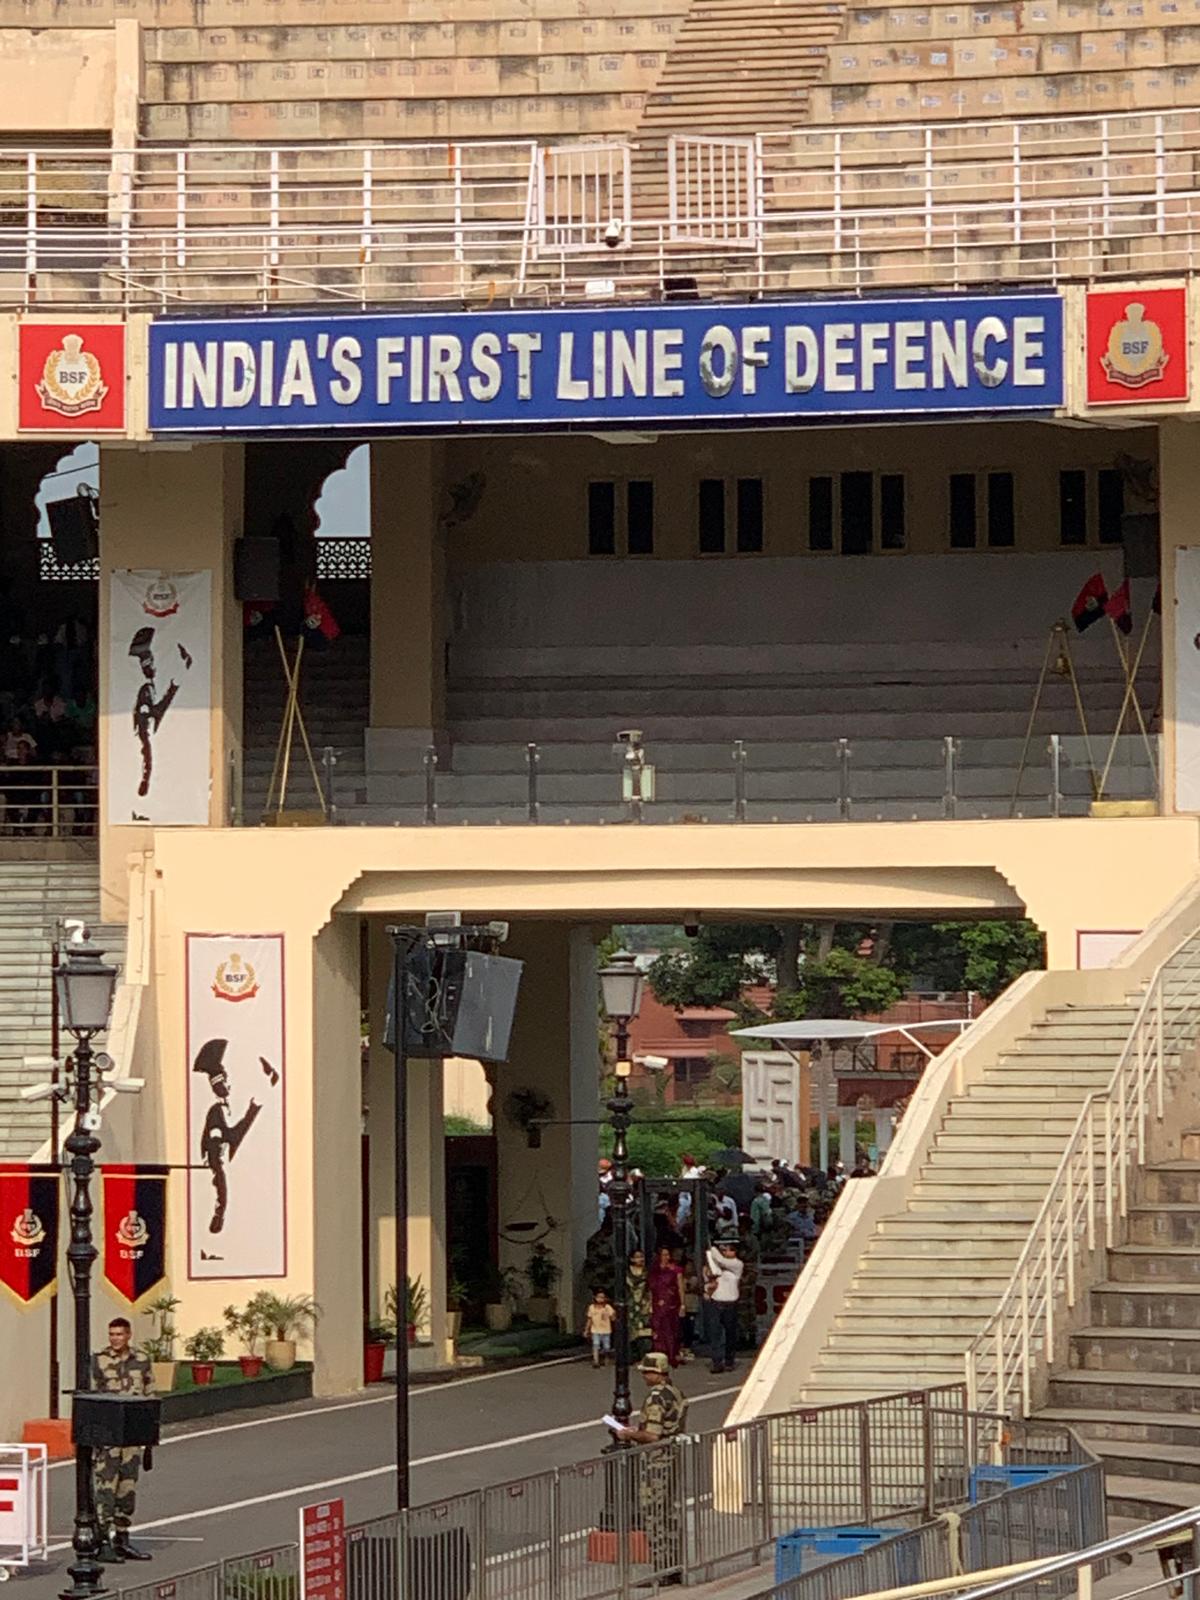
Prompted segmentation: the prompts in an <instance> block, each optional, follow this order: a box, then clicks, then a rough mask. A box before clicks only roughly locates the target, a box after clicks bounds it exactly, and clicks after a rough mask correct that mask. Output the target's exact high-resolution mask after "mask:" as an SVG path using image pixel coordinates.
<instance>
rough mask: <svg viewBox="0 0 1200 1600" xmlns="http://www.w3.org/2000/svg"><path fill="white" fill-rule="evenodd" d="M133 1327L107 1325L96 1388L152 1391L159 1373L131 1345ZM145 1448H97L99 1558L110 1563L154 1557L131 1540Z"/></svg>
mask: <svg viewBox="0 0 1200 1600" xmlns="http://www.w3.org/2000/svg"><path fill="white" fill-rule="evenodd" d="M132 1338H133V1330H132V1329H131V1328H130V1326H129V1323H128V1322H127V1321H126V1320H125V1318H124V1317H114V1318H113V1320H112V1321H111V1322H110V1323H109V1325H108V1349H107V1350H98V1351H97V1352H96V1354H95V1355H94V1356H93V1357H92V1387H93V1388H94V1389H102V1390H104V1391H105V1392H106V1393H108V1394H150V1393H151V1392H152V1390H153V1388H154V1375H153V1373H152V1372H151V1370H150V1362H149V1360H148V1359H147V1357H145V1356H144V1355H143V1354H142V1353H141V1351H140V1350H135V1349H134V1348H133V1344H132ZM141 1459H142V1451H141V1448H140V1447H138V1448H136V1449H132V1448H126V1449H118V1448H116V1447H110V1448H108V1449H101V1450H96V1451H94V1452H93V1454H92V1475H93V1479H94V1482H95V1493H96V1521H97V1523H98V1524H99V1528H100V1539H101V1546H100V1560H101V1561H103V1562H105V1563H111V1562H121V1561H149V1560H150V1552H149V1551H148V1550H140V1549H139V1548H138V1546H137V1545H135V1544H131V1543H130V1539H129V1525H130V1523H131V1522H132V1521H133V1512H134V1505H135V1501H136V1497H137V1480H138V1467H139V1466H140V1464H141Z"/></svg>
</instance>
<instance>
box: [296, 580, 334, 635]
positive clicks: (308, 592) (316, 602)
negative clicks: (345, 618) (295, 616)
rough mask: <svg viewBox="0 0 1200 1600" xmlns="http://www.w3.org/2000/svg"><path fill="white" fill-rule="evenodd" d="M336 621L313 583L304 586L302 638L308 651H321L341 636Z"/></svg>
mask: <svg viewBox="0 0 1200 1600" xmlns="http://www.w3.org/2000/svg"><path fill="white" fill-rule="evenodd" d="M341 631H342V630H341V628H340V627H339V626H338V620H337V618H336V617H335V616H334V614H333V612H332V611H331V610H330V609H329V606H328V605H327V604H326V602H325V599H324V597H323V596H322V595H321V594H320V592H319V591H318V589H317V586H316V584H315V583H307V584H305V586H304V637H305V639H306V640H307V641H308V646H309V649H310V650H311V649H318V650H323V649H324V648H325V646H326V645H330V644H332V643H333V641H334V640H335V639H336V638H338V636H339V635H340V634H341Z"/></svg>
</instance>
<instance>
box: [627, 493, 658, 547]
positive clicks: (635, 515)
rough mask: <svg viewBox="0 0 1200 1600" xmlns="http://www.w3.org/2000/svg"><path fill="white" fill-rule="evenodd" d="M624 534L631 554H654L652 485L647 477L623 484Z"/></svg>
mask: <svg viewBox="0 0 1200 1600" xmlns="http://www.w3.org/2000/svg"><path fill="white" fill-rule="evenodd" d="M625 535H626V539H627V541H628V545H629V554H630V555H631V556H649V555H653V554H654V485H653V483H651V482H650V480H649V479H648V478H635V479H633V480H632V481H631V482H630V483H628V484H626V486H625Z"/></svg>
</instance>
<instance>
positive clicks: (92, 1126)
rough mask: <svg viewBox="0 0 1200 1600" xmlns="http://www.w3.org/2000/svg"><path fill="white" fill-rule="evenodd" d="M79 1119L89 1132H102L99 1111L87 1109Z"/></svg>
mask: <svg viewBox="0 0 1200 1600" xmlns="http://www.w3.org/2000/svg"><path fill="white" fill-rule="evenodd" d="M79 1121H80V1124H81V1125H82V1126H83V1127H84V1128H85V1129H86V1130H87V1132H88V1133H99V1132H100V1113H99V1112H98V1111H85V1112H84V1114H83V1116H82V1117H80V1119H79Z"/></svg>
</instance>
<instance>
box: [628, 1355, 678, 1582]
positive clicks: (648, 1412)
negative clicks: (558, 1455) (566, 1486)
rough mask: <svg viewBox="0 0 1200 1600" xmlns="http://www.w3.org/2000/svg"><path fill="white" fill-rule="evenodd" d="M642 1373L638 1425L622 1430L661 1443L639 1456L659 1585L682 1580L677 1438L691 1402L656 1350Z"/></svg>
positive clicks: (639, 1440) (637, 1440) (638, 1440)
mask: <svg viewBox="0 0 1200 1600" xmlns="http://www.w3.org/2000/svg"><path fill="white" fill-rule="evenodd" d="M638 1371H639V1372H640V1373H641V1375H642V1377H643V1378H645V1380H646V1399H645V1401H644V1402H643V1405H642V1411H641V1415H640V1417H639V1418H638V1425H637V1427H636V1428H622V1429H621V1430H620V1432H619V1433H618V1434H617V1437H618V1438H619V1439H626V1440H628V1441H629V1443H630V1444H649V1445H659V1446H660V1447H661V1448H659V1449H657V1450H647V1451H646V1452H645V1454H644V1455H641V1456H639V1457H638V1458H637V1460H636V1465H637V1468H638V1500H639V1502H640V1505H641V1513H642V1523H643V1526H644V1527H645V1530H646V1537H647V1539H648V1540H649V1543H650V1560H651V1563H652V1564H653V1568H654V1575H655V1577H656V1578H657V1580H658V1582H659V1583H660V1584H672V1583H682V1582H683V1524H682V1521H681V1518H680V1498H681V1484H680V1481H679V1457H678V1454H677V1452H676V1450H675V1445H674V1441H675V1438H676V1436H677V1435H678V1434H680V1433H682V1432H683V1425H684V1422H685V1421H686V1419H687V1407H688V1403H687V1400H686V1399H685V1398H684V1396H683V1395H682V1393H681V1392H680V1391H679V1390H678V1389H677V1388H676V1387H675V1385H674V1384H673V1383H672V1382H671V1366H670V1363H669V1362H668V1360H667V1358H666V1356H665V1355H663V1354H662V1353H661V1352H660V1351H657V1350H652V1351H651V1352H650V1354H649V1355H646V1356H643V1357H642V1360H641V1363H640V1365H639V1366H638Z"/></svg>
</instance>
